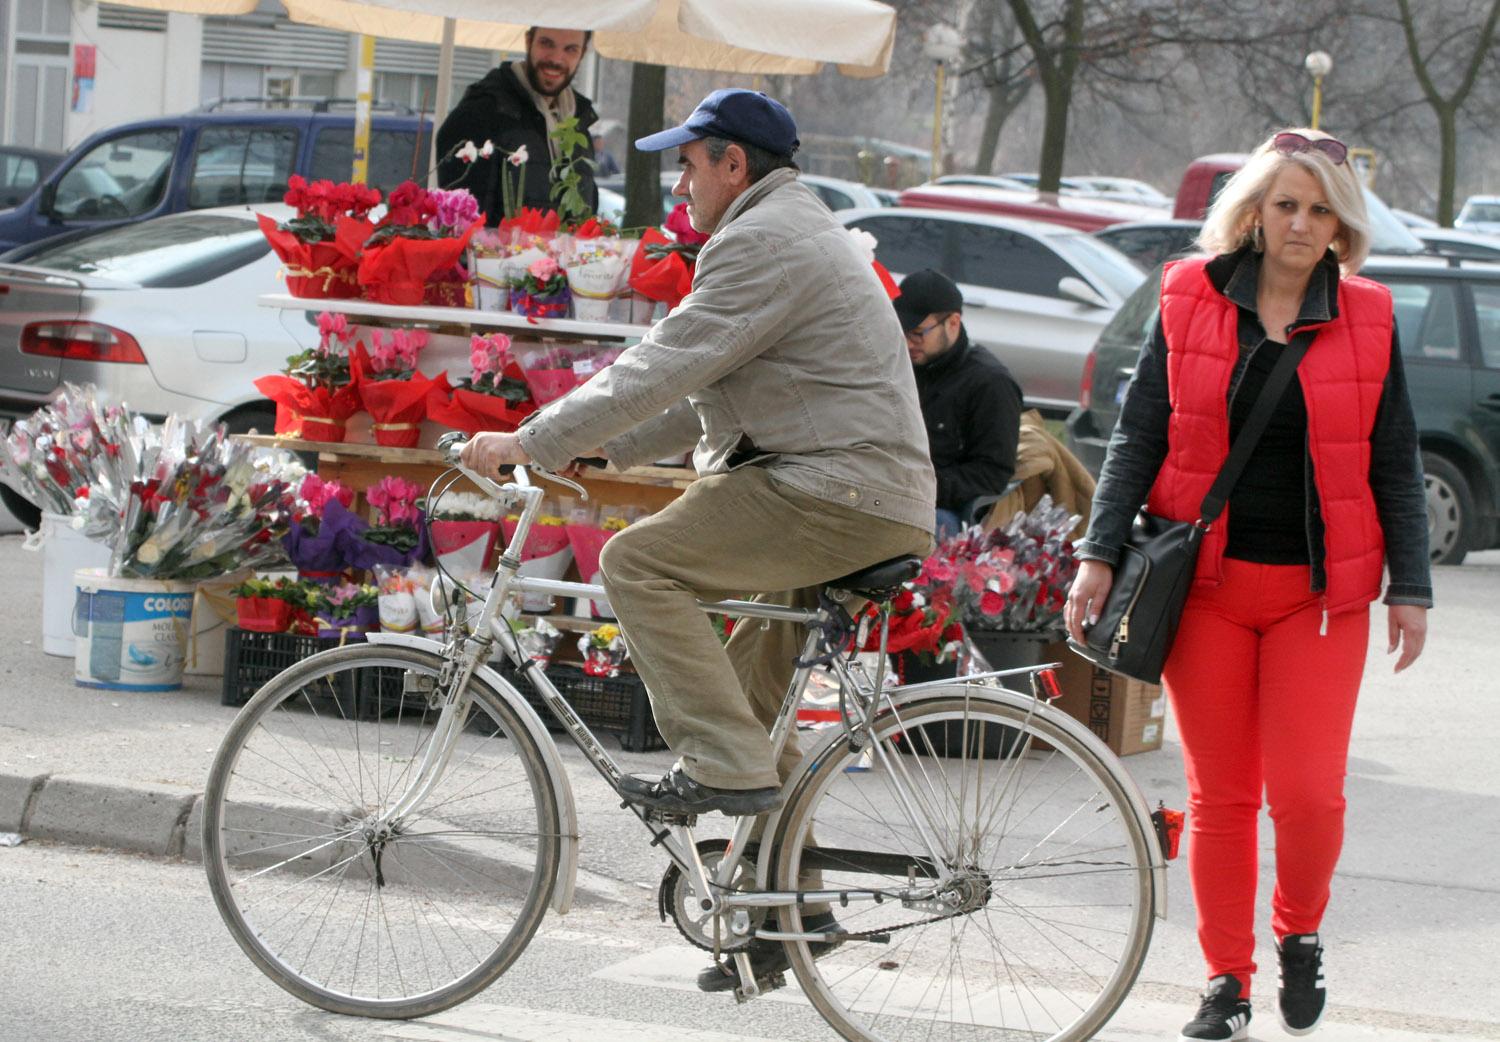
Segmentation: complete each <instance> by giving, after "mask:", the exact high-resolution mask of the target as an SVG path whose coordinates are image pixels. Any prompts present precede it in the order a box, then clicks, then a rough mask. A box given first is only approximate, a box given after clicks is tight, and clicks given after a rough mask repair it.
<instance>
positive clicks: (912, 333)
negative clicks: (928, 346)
mask: <svg viewBox="0 0 1500 1042" xmlns="http://www.w3.org/2000/svg"><path fill="white" fill-rule="evenodd" d="M946 321H948V316H946V315H944V316H943V317H942V318H935V319H933V320H932V321H931V322H929V323H927V324H926V325H925V326H918V327H917V328H915V329H908V330H907V331H906V339H907V340H908V341H912V342H914V341H918V340H926V339H927V334H928V333H931V332H932V331H933V330H934V329H936V328H937V327H938V326H940V325H942V324H943V323H944V322H946Z"/></svg>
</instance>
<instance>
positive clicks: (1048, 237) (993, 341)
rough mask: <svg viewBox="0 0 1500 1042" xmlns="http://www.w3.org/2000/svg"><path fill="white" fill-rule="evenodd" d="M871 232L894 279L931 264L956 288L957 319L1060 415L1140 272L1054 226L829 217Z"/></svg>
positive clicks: (958, 218)
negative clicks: (960, 311)
mask: <svg viewBox="0 0 1500 1042" xmlns="http://www.w3.org/2000/svg"><path fill="white" fill-rule="evenodd" d="M838 216H839V219H840V220H842V221H843V222H844V224H846V225H848V226H849V227H851V228H859V229H861V230H863V231H866V232H869V233H870V234H871V235H873V236H874V237H875V240H876V246H875V256H876V259H878V260H879V261H880V263H882V264H883V265H885V266H886V267H887V268H889V269H890V270H891V274H893V275H894V276H896V278H898V279H899V278H901V277H902V276H903V275H909V274H911V273H912V272H914V271H920V270H921V269H923V268H936V269H937V270H938V271H941V272H944V273H945V274H947V275H948V276H949V277H950V278H952V279H953V280H954V281H955V282H957V283H958V284H959V288H960V289H961V290H962V291H963V295H964V325H965V326H966V328H967V329H968V331H969V336H970V338H971V339H972V340H973V341H974V343H976V344H979V345H982V346H984V347H986V348H988V349H989V350H990V351H993V352H994V353H995V354H996V356H998V357H999V358H1000V360H1001V361H1003V362H1004V363H1005V364H1006V366H1007V367H1009V369H1010V371H1011V373H1012V374H1013V375H1014V376H1015V378H1016V380H1017V381H1018V382H1019V383H1020V385H1021V390H1022V392H1023V393H1024V394H1025V396H1026V401H1027V402H1028V403H1029V404H1030V405H1032V406H1035V407H1037V408H1040V409H1042V410H1043V411H1044V412H1047V413H1050V414H1053V415H1057V416H1061V415H1064V414H1065V413H1066V412H1067V410H1068V409H1069V408H1071V407H1072V406H1073V404H1074V403H1075V402H1076V393H1077V389H1078V379H1079V376H1080V374H1081V373H1082V370H1083V361H1084V358H1085V357H1086V356H1087V354H1088V351H1089V348H1090V347H1091V346H1092V344H1093V342H1094V340H1095V339H1096V338H1097V337H1098V335H1099V331H1100V329H1102V328H1103V327H1104V324H1105V323H1106V322H1108V321H1109V319H1110V317H1111V316H1112V315H1113V314H1114V312H1115V309H1116V308H1118V307H1119V306H1120V304H1121V303H1122V302H1123V301H1124V300H1125V298H1126V297H1127V296H1129V295H1130V293H1131V291H1132V290H1134V289H1135V287H1136V286H1137V285H1139V284H1140V282H1141V281H1142V279H1144V278H1145V276H1144V275H1143V274H1142V273H1141V271H1140V270H1139V269H1137V268H1136V267H1135V265H1133V264H1131V263H1130V261H1128V260H1127V259H1126V258H1125V257H1124V256H1123V255H1121V254H1120V253H1118V252H1117V251H1116V250H1114V249H1113V248H1112V247H1109V246H1107V245H1105V244H1104V243H1101V242H1099V241H1098V240H1097V239H1093V238H1091V237H1089V236H1087V235H1084V234H1081V233H1079V232H1076V231H1074V230H1072V229H1070V228H1066V227H1063V226H1062V225H1058V224H1044V223H1041V222H1037V221H1021V220H1014V219H1010V218H1004V217H995V216H991V215H989V214H977V213H959V212H955V211H949V210H913V209H905V208H897V209H893V210H892V209H887V210H853V211H849V212H847V213H841V214H839V215H838Z"/></svg>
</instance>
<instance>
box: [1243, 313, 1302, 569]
mask: <svg viewBox="0 0 1500 1042" xmlns="http://www.w3.org/2000/svg"><path fill="white" fill-rule="evenodd" d="M1284 350H1286V345H1285V344H1281V343H1277V342H1276V341H1274V340H1270V339H1262V340H1261V342H1260V343H1259V344H1258V345H1256V346H1255V347H1253V348H1250V350H1249V360H1248V361H1247V362H1246V363H1245V366H1244V370H1243V373H1242V375H1241V376H1240V382H1239V386H1238V387H1236V388H1234V390H1233V392H1232V395H1231V398H1230V403H1229V437H1230V440H1231V441H1233V439H1235V438H1237V437H1239V434H1240V429H1241V428H1242V427H1244V425H1245V421H1246V420H1248V419H1249V418H1250V411H1251V410H1252V409H1253V408H1254V407H1255V402H1256V400H1257V399H1258V398H1259V397H1260V393H1261V389H1262V388H1263V387H1264V386H1265V383H1266V380H1267V379H1268V378H1269V377H1270V375H1271V370H1272V369H1273V368H1274V367H1275V365H1276V362H1277V360H1278V359H1279V358H1280V357H1281V353H1282V352H1283V351H1284ZM1306 518H1307V404H1306V403H1305V402H1304V401H1303V399H1302V385H1301V384H1300V383H1298V382H1297V380H1296V379H1295V378H1294V379H1293V380H1292V382H1291V383H1289V384H1288V385H1287V388H1286V391H1285V393H1283V394H1282V396H1281V401H1279V402H1277V403H1276V410H1275V411H1274V412H1273V413H1271V420H1270V422H1269V423H1268V424H1267V425H1266V431H1265V433H1264V434H1263V435H1261V439H1260V442H1259V443H1258V444H1257V445H1256V446H1255V451H1254V452H1252V453H1251V454H1250V459H1249V460H1248V461H1247V462H1246V464H1245V470H1244V472H1243V473H1242V474H1241V475H1240V479H1239V481H1238V482H1236V483H1235V486H1234V491H1232V492H1231V493H1230V494H1229V537H1228V540H1229V541H1228V544H1227V545H1226V546H1225V548H1224V555H1225V556H1226V557H1233V558H1236V559H1238V560H1241V561H1256V562H1258V563H1260V564H1308V563H1309V557H1308V541H1307V530H1306Z"/></svg>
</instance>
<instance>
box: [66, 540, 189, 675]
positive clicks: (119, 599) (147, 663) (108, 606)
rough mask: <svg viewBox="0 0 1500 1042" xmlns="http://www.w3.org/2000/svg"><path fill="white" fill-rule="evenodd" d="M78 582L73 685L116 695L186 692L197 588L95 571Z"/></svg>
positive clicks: (87, 571)
mask: <svg viewBox="0 0 1500 1042" xmlns="http://www.w3.org/2000/svg"><path fill="white" fill-rule="evenodd" d="M75 581H76V584H77V588H78V597H77V602H76V607H75V608H74V612H73V633H74V636H75V637H76V638H77V640H78V645H77V649H76V652H75V654H74V658H73V682H74V683H75V684H77V685H79V686H80V687H103V688H110V689H111V690H116V691H175V690H176V689H177V688H180V687H181V686H182V667H183V663H184V659H185V656H186V653H187V644H188V631H189V629H190V626H191V620H192V615H193V585H194V584H193V583H190V582H170V581H160V580H155V579H113V578H109V577H107V576H105V575H104V573H103V570H102V569H95V568H86V569H83V570H82V571H79V572H78V573H77V575H76V577H75Z"/></svg>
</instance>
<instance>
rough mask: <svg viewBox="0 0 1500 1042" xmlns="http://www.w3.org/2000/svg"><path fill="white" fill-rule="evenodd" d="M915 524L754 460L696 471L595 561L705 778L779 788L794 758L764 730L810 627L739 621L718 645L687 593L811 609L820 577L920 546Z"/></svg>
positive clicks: (677, 743) (680, 748) (664, 726)
mask: <svg viewBox="0 0 1500 1042" xmlns="http://www.w3.org/2000/svg"><path fill="white" fill-rule="evenodd" d="M931 542H932V538H931V536H930V535H929V534H928V533H926V532H924V531H922V530H921V529H918V528H913V527H912V526H910V525H904V524H900V523H898V522H895V521H887V520H884V519H882V518H878V517H874V516H872V515H870V514H864V513H860V512H859V511H856V510H850V509H848V508H847V507H842V506H840V505H838V504H836V503H829V502H826V501H824V500H821V499H818V498H817V497H815V496H811V495H808V494H807V493H805V492H802V491H799V490H798V489H794V488H792V487H790V486H788V485H786V484H783V483H781V482H779V481H776V480H775V479H774V478H773V477H772V476H771V475H770V474H769V473H768V472H767V471H766V469H765V468H763V467H755V466H749V467H742V468H740V469H739V470H734V471H730V472H729V473H727V474H712V475H708V476H706V477H702V478H699V479H698V480H697V481H695V482H693V484H692V485H690V486H689V487H688V489H687V491H686V492H685V493H683V495H682V496H681V497H680V498H679V499H677V500H676V501H674V502H673V503H671V504H670V505H668V506H667V507H666V508H665V509H664V510H662V511H660V512H658V513H656V514H653V515H652V516H650V517H648V518H646V519H645V520H644V521H640V522H638V523H636V524H634V525H631V526H630V527H629V528H627V529H625V530H624V531H622V532H620V533H619V534H618V535H616V536H615V537H614V538H612V539H611V540H610V541H609V542H608V543H606V544H605V546H604V554H603V557H602V558H601V560H600V571H601V572H602V573H603V581H604V586H605V589H606V590H608V592H609V602H610V605H611V606H612V607H613V608H614V610H615V612H616V613H617V614H618V615H619V617H620V627H621V629H622V630H623V631H624V633H625V641H626V644H627V645H628V646H629V648H630V657H631V660H632V661H633V662H634V664H635V668H636V670H637V672H639V673H640V675H641V678H642V679H643V680H644V681H645V682H646V689H647V691H649V692H650V695H651V708H652V712H653V713H654V715H655V717H656V725H657V727H658V728H659V729H660V730H661V733H662V737H663V738H665V739H666V742H667V745H668V747H670V748H671V749H672V751H673V752H675V753H676V754H677V755H678V756H679V757H680V758H681V760H682V764H683V768H684V769H685V770H686V771H687V773H688V776H689V777H691V778H693V779H694V780H695V781H697V782H700V783H701V784H704V785H711V786H714V787H716V788H726V789H753V788H760V787H763V786H770V785H779V784H780V783H781V782H782V781H783V780H784V779H785V778H786V776H787V775H788V774H790V772H791V770H792V769H793V768H794V767H795V766H796V764H797V762H798V760H799V759H800V758H801V755H802V754H801V750H800V749H799V747H798V745H797V736H796V732H795V730H794V731H793V732H792V734H791V735H790V736H789V738H788V741H787V744H786V746H785V748H783V750H782V753H781V756H780V759H779V760H775V759H773V757H772V755H771V753H772V750H771V742H770V738H769V735H768V732H769V731H770V728H771V726H772V724H773V723H774V722H775V719H776V714H777V713H778V712H779V711H780V709H781V705H782V702H783V701H784V700H785V698H786V689H787V685H788V684H789V683H790V682H791V679H792V674H793V673H794V672H795V669H796V667H795V665H794V660H795V659H796V658H797V656H798V655H800V654H801V653H802V645H803V642H804V641H805V640H806V637H807V631H806V629H804V628H803V627H801V626H797V625H793V624H792V623H785V622H770V621H768V620H764V621H763V620H760V619H741V620H739V621H738V622H737V624H736V625H735V629H734V633H733V635H732V636H731V637H730V640H729V644H728V646H727V647H725V646H722V645H720V643H719V638H718V636H717V635H716V634H715V633H714V628H713V624H712V623H711V622H710V621H709V618H708V616H707V615H705V614H704V613H703V612H702V611H700V610H699V609H698V607H697V601H699V600H705V601H716V600H725V599H728V598H732V597H745V596H748V595H757V596H758V597H759V599H762V600H766V601H771V602H773V603H781V604H796V605H799V606H813V605H816V603H817V591H818V589H819V588H820V587H821V586H822V585H823V584H824V583H826V582H830V581H832V580H834V579H838V578H840V577H842V576H844V575H847V574H849V573H850V572H853V571H857V570H858V569H860V568H865V567H868V566H869V565H872V564H877V563H879V562H881V561H884V560H888V559H889V558H892V557H897V556H899V555H901V554H925V553H926V552H927V551H928V548H929V547H930V546H931Z"/></svg>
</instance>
